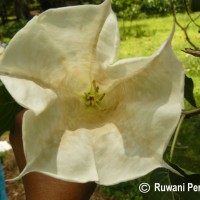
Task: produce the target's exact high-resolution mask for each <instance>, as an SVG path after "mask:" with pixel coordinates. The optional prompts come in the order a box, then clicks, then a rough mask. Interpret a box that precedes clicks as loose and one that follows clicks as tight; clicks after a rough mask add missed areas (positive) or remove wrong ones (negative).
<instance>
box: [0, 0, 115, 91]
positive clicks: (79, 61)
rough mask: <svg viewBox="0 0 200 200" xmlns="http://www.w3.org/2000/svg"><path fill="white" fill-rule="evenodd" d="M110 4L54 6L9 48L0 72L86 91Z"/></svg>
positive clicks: (55, 85)
mask: <svg viewBox="0 0 200 200" xmlns="http://www.w3.org/2000/svg"><path fill="white" fill-rule="evenodd" d="M110 3H111V2H110V0H106V1H105V2H104V3H102V4H100V5H84V6H74V7H66V8H59V9H50V10H48V11H46V12H43V13H42V14H41V15H39V16H36V17H34V18H33V19H32V20H31V21H30V22H29V23H28V24H27V25H26V26H25V27H24V28H23V29H22V30H20V31H19V32H18V33H17V34H16V35H15V37H14V38H13V39H12V40H11V42H10V43H9V45H8V47H7V48H6V51H5V53H4V54H3V55H2V57H1V61H0V74H2V75H3V74H5V75H9V76H13V77H16V78H24V79H28V80H32V81H34V82H36V83H37V84H39V85H41V86H42V87H47V88H55V87H64V86H63V85H66V86H67V87H68V91H72V90H77V92H82V91H83V90H84V91H85V88H86V87H87V88H88V85H90V83H91V80H90V74H91V69H92V68H93V67H94V65H95V59H96V54H95V53H94V51H95V49H96V46H97V42H98V39H99V34H100V33H101V30H102V27H103V25H104V23H105V21H106V19H107V17H108V15H109V14H110V12H111V7H110ZM11 58H12V59H11ZM77 74H78V75H79V76H80V77H79V78H78V79H79V80H78V81H76V80H77ZM72 80H73V81H72ZM75 86H76V87H75Z"/></svg>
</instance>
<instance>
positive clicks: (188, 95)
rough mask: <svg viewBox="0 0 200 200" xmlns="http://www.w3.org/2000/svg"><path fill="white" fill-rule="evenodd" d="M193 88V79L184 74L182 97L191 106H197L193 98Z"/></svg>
mask: <svg viewBox="0 0 200 200" xmlns="http://www.w3.org/2000/svg"><path fill="white" fill-rule="evenodd" d="M193 90H194V83H193V80H192V79H191V78H189V77H187V76H186V75H185V88H184V97H185V99H186V100H187V101H188V102H189V103H190V104H191V105H192V106H194V107H197V106H196V102H195V99H194V94H193Z"/></svg>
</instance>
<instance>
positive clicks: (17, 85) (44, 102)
mask: <svg viewBox="0 0 200 200" xmlns="http://www.w3.org/2000/svg"><path fill="white" fill-rule="evenodd" d="M0 79H1V81H2V82H3V84H4V85H5V87H6V89H7V90H8V91H9V93H10V94H11V96H12V97H13V98H14V99H15V100H16V102H17V103H18V104H20V105H21V106H22V107H24V108H26V109H30V110H32V111H33V112H34V113H35V114H37V115H38V114H39V113H41V112H42V111H44V110H45V109H46V107H47V106H48V105H49V104H50V103H51V102H52V101H53V100H54V99H56V98H57V96H56V94H55V93H54V92H53V91H52V90H50V89H44V88H42V87H40V86H38V85H36V84H35V83H34V82H32V81H28V80H23V79H17V78H12V77H6V76H0Z"/></svg>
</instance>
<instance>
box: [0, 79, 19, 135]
mask: <svg viewBox="0 0 200 200" xmlns="http://www.w3.org/2000/svg"><path fill="white" fill-rule="evenodd" d="M22 109H23V108H22V107H21V106H20V105H18V104H17V103H16V102H15V100H14V99H13V98H12V97H11V95H10V94H9V93H8V91H7V90H6V88H5V86H4V85H3V84H2V83H1V82H0V136H1V135H2V134H3V133H4V132H6V131H8V130H10V129H11V128H12V126H13V123H14V120H15V116H16V114H17V113H18V112H19V111H21V110H22Z"/></svg>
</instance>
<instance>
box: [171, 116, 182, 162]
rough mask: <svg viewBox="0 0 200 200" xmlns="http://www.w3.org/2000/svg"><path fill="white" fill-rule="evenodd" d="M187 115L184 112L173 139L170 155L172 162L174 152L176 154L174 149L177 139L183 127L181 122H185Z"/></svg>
mask: <svg viewBox="0 0 200 200" xmlns="http://www.w3.org/2000/svg"><path fill="white" fill-rule="evenodd" d="M185 117H186V114H184V113H182V115H181V117H180V120H179V122H178V126H177V128H176V131H175V134H174V138H173V141H172V146H171V149H170V156H169V161H170V162H171V161H172V158H173V154H174V149H175V145H176V141H177V138H178V134H179V131H180V128H181V124H182V123H183V121H184V119H185Z"/></svg>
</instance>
